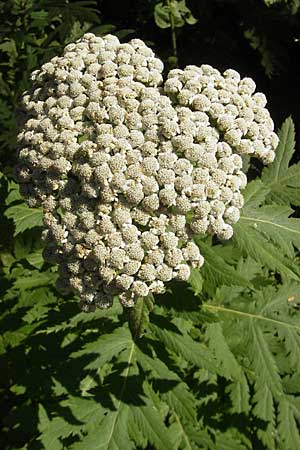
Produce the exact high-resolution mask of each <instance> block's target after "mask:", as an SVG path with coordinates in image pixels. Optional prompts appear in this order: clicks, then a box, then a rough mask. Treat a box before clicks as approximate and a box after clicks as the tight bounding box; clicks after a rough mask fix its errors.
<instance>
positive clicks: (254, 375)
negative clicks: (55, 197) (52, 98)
mask: <svg viewBox="0 0 300 450" xmlns="http://www.w3.org/2000/svg"><path fill="white" fill-rule="evenodd" d="M299 7H300V2H299V0H244V1H242V2H241V1H239V0H227V1H226V0H189V1H188V0H187V1H186V2H185V1H184V0H181V1H175V0H169V1H166V2H165V1H162V2H158V1H152V0H122V1H118V0H110V1H98V2H96V1H91V0H81V1H67V0H40V1H34V0H7V1H0V11H1V25H0V31H1V33H0V35H1V38H0V64H1V74H0V92H1V98H0V130H1V134H0V159H1V173H0V183H1V188H0V195H1V202H0V207H1V216H0V217H1V218H0V221H1V222H0V225H1V233H0V276H1V285H0V294H1V300H0V330H1V337H0V373H1V384H0V405H1V428H2V430H1V433H0V448H1V450H17V449H18V450H21V449H28V450H31V449H41V448H44V449H47V450H60V449H69V448H70V449H72V450H73V449H74V450H89V449H93V450H100V449H102V450H106V449H109V450H119V449H122V450H127V449H147V450H150V449H158V450H168V449H170V450H171V449H183V450H185V449H189V450H190V449H193V450H194V449H198V448H199V449H211V450H226V449H228V450H229V449H230V450H240V449H255V450H261V449H276V450H277V449H279V450H295V449H299V448H300V434H299V424H300V383H299V379H300V325H299V323H300V321H299V316H300V312H299V309H300V268H299V248H300V223H299V220H300V219H297V217H299V209H297V207H299V205H300V166H299V162H298V161H299V152H298V151H297V149H295V130H294V123H295V124H296V131H297V132H299V129H298V125H299V115H300V109H299V97H300V95H299V94H300V85H299V76H300V69H299V67H298V66H297V60H298V59H299V45H300V44H299V39H300V24H299ZM171 23H172V26H173V28H174V32H173V33H172V32H171V27H170V24H171ZM86 31H92V32H94V33H95V34H98V35H102V34H106V33H108V32H110V33H114V34H116V35H117V36H118V37H119V38H120V39H121V40H124V41H126V40H127V39H131V38H133V37H139V38H141V39H143V40H144V41H145V42H146V43H147V44H148V45H150V46H151V47H152V48H153V49H154V50H155V52H156V53H157V54H158V56H160V57H161V58H162V59H163V60H164V62H165V64H166V70H168V68H170V67H172V66H174V65H176V64H178V65H179V66H180V67H183V66H185V65H186V64H196V65H200V64H202V63H209V64H211V65H213V66H215V67H217V68H218V69H220V70H224V69H226V68H228V67H230V68H234V69H236V70H238V71H239V72H240V73H241V74H242V75H247V76H251V77H252V78H253V79H254V80H255V81H256V83H257V86H258V90H261V91H263V92H265V93H266V95H267V97H268V100H269V109H270V111H271V115H272V117H273V118H274V120H275V123H276V126H279V125H280V124H281V123H282V122H283V120H284V119H285V118H286V117H287V116H290V115H292V117H293V119H294V123H293V121H292V120H291V119H287V120H285V122H284V124H283V125H282V127H281V133H280V138H281V143H280V146H279V148H278V151H277V159H276V161H275V163H274V164H273V165H272V166H271V167H270V168H267V169H263V170H262V169H261V167H260V166H258V165H257V164H256V163H252V162H251V164H250V166H249V172H248V178H249V179H250V180H252V181H251V182H250V183H249V185H248V187H247V189H246V191H245V193H244V195H245V198H246V203H245V207H244V209H243V212H242V217H241V220H240V222H239V223H238V224H237V225H236V226H235V235H234V238H233V240H232V241H230V242H227V243H224V242H217V241H215V240H214V241H213V242H212V241H211V239H206V240H198V242H197V243H198V245H199V246H200V249H201V253H202V254H203V255H204V257H205V260H206V263H205V266H204V268H203V270H201V272H198V271H193V274H192V277H191V279H190V282H189V284H172V285H171V286H170V287H169V290H168V292H167V294H165V295H163V296H159V297H157V298H156V299H155V306H154V308H153V309H152V310H151V312H150V314H149V310H148V306H147V305H146V304H143V303H141V304H139V305H138V308H137V312H136V321H135V323H136V324H137V325H136V327H135V328H134V327H131V330H130V329H129V327H128V324H127V320H126V317H125V316H124V313H123V311H122V309H121V307H120V306H119V305H117V304H116V305H115V307H114V308H113V309H112V310H108V311H97V312H96V313H90V314H86V313H80V312H79V311H78V306H77V299H76V298H65V297H61V296H60V295H59V293H58V292H57V291H56V290H55V288H54V284H55V278H56V268H55V267H53V266H50V265H49V264H46V263H44V262H43V260H42V257H41V245H40V233H41V224H42V220H41V212H40V210H35V209H29V208H27V206H26V205H25V204H24V202H23V201H22V200H21V198H20V195H19V191H18V187H17V185H16V184H15V182H14V180H13V177H12V167H13V164H14V160H15V148H16V134H17V125H16V117H17V114H18V105H19V102H20V95H21V94H22V92H23V91H24V90H25V89H26V88H27V87H28V85H29V84H28V83H29V76H30V73H31V71H32V70H34V69H35V68H36V67H38V66H39V65H41V64H42V63H43V62H45V61H47V60H49V58H51V57H52V56H53V55H55V54H57V53H60V52H61V50H62V49H63V47H64V45H65V44H66V43H68V42H71V41H74V40H75V39H77V38H79V37H80V36H81V35H82V34H83V33H84V32H86ZM150 309H151V308H150ZM147 321H149V323H148V324H147ZM137 334H142V335H143V336H142V337H141V338H137Z"/></svg>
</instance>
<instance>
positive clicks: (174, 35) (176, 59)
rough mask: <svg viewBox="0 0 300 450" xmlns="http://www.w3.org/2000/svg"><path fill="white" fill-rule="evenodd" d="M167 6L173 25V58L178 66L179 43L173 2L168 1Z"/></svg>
mask: <svg viewBox="0 0 300 450" xmlns="http://www.w3.org/2000/svg"><path fill="white" fill-rule="evenodd" d="M166 2H167V6H168V9H169V19H170V25H171V36H172V47H173V56H174V59H175V64H176V65H177V64H178V53H177V41H176V29H175V24H174V17H173V14H172V11H171V1H170V0H166Z"/></svg>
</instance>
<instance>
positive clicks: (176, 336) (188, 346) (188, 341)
mask: <svg viewBox="0 0 300 450" xmlns="http://www.w3.org/2000/svg"><path fill="white" fill-rule="evenodd" d="M150 330H151V332H152V333H153V334H154V336H155V337H156V338H157V339H158V340H159V341H160V344H161V345H163V346H164V347H166V348H167V349H169V350H170V351H172V352H174V353H175V354H177V355H180V356H182V357H183V358H184V359H185V360H186V361H188V362H190V363H192V364H195V365H196V366H197V367H203V368H206V369H208V370H212V371H213V372H214V371H217V366H216V361H215V359H214V357H213V355H212V353H211V352H210V351H209V349H208V348H207V347H206V346H205V345H204V344H202V343H200V342H195V341H194V340H193V339H192V338H191V337H189V336H188V335H187V334H185V335H182V334H180V333H177V332H174V331H169V330H166V329H163V328H161V327H159V326H157V325H155V324H154V323H153V322H152V323H150Z"/></svg>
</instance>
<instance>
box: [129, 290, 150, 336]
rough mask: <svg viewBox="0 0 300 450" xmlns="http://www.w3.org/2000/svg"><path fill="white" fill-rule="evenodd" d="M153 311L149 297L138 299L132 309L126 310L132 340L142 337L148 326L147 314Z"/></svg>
mask: <svg viewBox="0 0 300 450" xmlns="http://www.w3.org/2000/svg"><path fill="white" fill-rule="evenodd" d="M152 309H153V300H152V297H151V296H148V297H140V298H139V299H138V300H137V302H136V304H135V306H134V307H133V308H127V311H126V312H127V315H128V324H129V328H130V331H131V333H132V336H133V339H137V338H140V337H142V336H143V334H144V333H145V332H146V331H147V327H148V324H149V313H150V312H151V310H152Z"/></svg>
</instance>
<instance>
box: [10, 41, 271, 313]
mask: <svg viewBox="0 0 300 450" xmlns="http://www.w3.org/2000/svg"><path fill="white" fill-rule="evenodd" d="M162 71H163V64H162V62H161V61H160V60H159V59H158V58H156V57H155V56H154V54H153V51H152V50H151V49H150V48H149V47H147V46H146V45H145V44H144V43H143V42H142V41H141V40H139V39H133V40H132V41H130V42H129V43H128V44H120V42H119V40H118V39H117V37H115V36H112V35H107V36H104V37H103V38H100V37H96V36H95V35H93V34H92V33H87V34H85V35H84V36H83V37H82V38H81V39H79V40H78V41H77V42H76V43H74V44H69V45H67V46H66V48H65V50H64V53H63V56H61V57H54V58H52V60H51V61H50V62H48V63H46V64H44V65H43V66H42V67H41V69H40V70H36V71H35V72H33V74H32V80H33V86H32V89H31V90H30V91H28V92H27V93H25V95H24V96H23V107H24V122H23V126H22V130H21V132H20V134H19V136H18V137H19V163H18V165H17V168H16V172H17V177H18V180H19V182H20V183H21V192H22V194H23V195H24V196H25V197H26V198H27V201H28V204H29V206H31V207H35V206H40V205H42V207H43V211H44V225H45V227H46V229H45V232H44V234H43V240H44V242H45V251H44V257H45V259H46V260H47V261H49V262H55V263H58V264H59V270H60V272H59V273H60V276H59V279H58V282H57V285H58V287H59V288H61V289H62V290H63V291H65V292H67V291H72V292H74V293H76V294H79V296H80V298H81V305H82V308H83V309H84V310H86V311H91V310H93V309H95V307H100V308H107V307H109V306H111V305H112V302H113V298H114V296H116V295H118V296H119V300H120V302H121V304H122V305H123V306H124V307H133V306H134V305H135V303H136V300H137V299H138V298H139V297H146V296H148V295H149V294H159V293H163V292H164V291H165V287H166V283H168V282H169V281H171V280H173V279H176V280H181V281H187V280H188V279H189V277H190V269H191V268H200V267H201V266H202V265H203V263H204V258H203V256H202V255H201V253H200V250H199V247H198V246H197V245H196V244H195V242H194V237H195V236H197V235H202V236H204V235H208V234H210V235H216V236H217V238H219V239H221V240H227V239H230V238H231V237H232V234H233V228H232V225H233V224H235V223H236V222H237V221H238V220H239V217H240V209H241V208H242V207H243V204H244V198H243V195H242V193H241V190H243V189H244V188H245V187H246V185H247V177H246V175H245V173H244V171H243V157H245V156H253V157H257V158H259V159H261V160H262V162H263V163H265V164H269V163H271V162H272V161H273V159H274V156H275V153H274V151H275V149H276V147H277V144H278V137H277V135H276V134H275V133H274V124H273V121H272V119H271V117H270V114H269V112H268V110H267V109H266V108H265V106H266V98H265V96H264V94H262V93H255V88H256V86H255V83H254V81H253V80H252V79H250V78H243V79H241V77H240V75H239V74H238V73H237V72H236V71H234V70H230V69H229V70H226V71H225V72H224V73H223V74H221V73H220V72H219V71H218V70H217V69H214V68H212V67H211V66H209V65H202V66H201V67H196V66H187V67H186V68H185V69H184V70H181V69H173V70H171V71H170V72H169V73H168V76H167V79H166V81H165V82H163V76H162Z"/></svg>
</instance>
